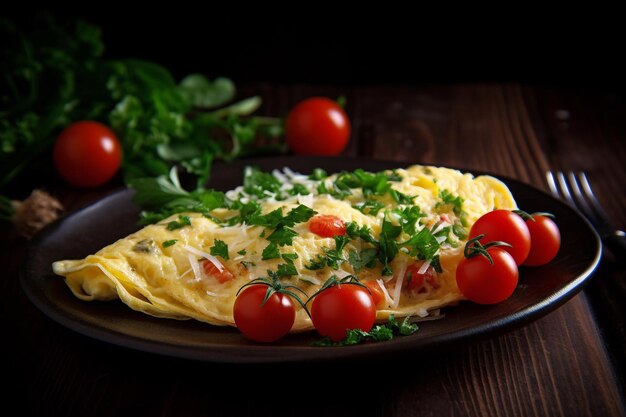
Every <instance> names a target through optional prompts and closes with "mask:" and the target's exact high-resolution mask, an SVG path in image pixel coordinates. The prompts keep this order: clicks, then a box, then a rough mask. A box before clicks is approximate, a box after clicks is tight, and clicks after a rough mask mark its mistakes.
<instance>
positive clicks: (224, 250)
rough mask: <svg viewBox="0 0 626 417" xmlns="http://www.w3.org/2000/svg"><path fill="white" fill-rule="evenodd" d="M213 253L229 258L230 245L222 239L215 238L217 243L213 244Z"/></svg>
mask: <svg viewBox="0 0 626 417" xmlns="http://www.w3.org/2000/svg"><path fill="white" fill-rule="evenodd" d="M211 255H213V256H221V257H222V259H228V245H227V244H226V243H225V242H224V241H222V240H219V239H215V243H214V244H213V246H211Z"/></svg>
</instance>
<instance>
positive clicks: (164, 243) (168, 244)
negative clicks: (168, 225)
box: [162, 239, 178, 248]
mask: <svg viewBox="0 0 626 417" xmlns="http://www.w3.org/2000/svg"><path fill="white" fill-rule="evenodd" d="M176 242H178V239H171V240H166V241H165V242H163V243H162V245H163V247H164V248H169V247H170V246H173V245H175V244H176Z"/></svg>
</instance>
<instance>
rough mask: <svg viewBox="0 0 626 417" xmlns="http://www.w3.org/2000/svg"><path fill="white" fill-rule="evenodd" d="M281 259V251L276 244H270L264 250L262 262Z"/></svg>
mask: <svg viewBox="0 0 626 417" xmlns="http://www.w3.org/2000/svg"><path fill="white" fill-rule="evenodd" d="M276 258H280V251H279V250H278V245H277V244H276V243H270V244H269V245H267V246H266V247H265V249H263V254H262V255H261V259H262V260H264V261H265V260H268V259H276Z"/></svg>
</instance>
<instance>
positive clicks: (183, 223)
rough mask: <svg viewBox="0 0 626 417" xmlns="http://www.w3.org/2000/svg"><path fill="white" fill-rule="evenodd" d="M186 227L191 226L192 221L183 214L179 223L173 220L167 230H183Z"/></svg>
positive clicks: (179, 217) (179, 218)
mask: <svg viewBox="0 0 626 417" xmlns="http://www.w3.org/2000/svg"><path fill="white" fill-rule="evenodd" d="M185 226H191V219H190V218H189V216H185V215H183V214H181V215H180V216H178V221H176V220H172V221H171V222H169V223H168V224H167V230H176V229H181V228H183V227H185Z"/></svg>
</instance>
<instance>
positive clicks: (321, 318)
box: [233, 276, 382, 342]
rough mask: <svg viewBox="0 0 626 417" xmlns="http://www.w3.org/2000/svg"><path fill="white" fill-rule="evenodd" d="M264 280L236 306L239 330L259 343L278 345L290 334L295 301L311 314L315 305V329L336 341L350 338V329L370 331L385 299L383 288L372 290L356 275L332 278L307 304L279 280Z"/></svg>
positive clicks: (246, 291) (246, 290) (248, 290)
mask: <svg viewBox="0 0 626 417" xmlns="http://www.w3.org/2000/svg"><path fill="white" fill-rule="evenodd" d="M260 281H262V282H259V283H256V284H253V285H249V286H247V288H244V289H243V290H242V291H241V292H240V294H239V295H238V296H237V299H236V300H235V305H234V307H233V316H234V319H235V324H236V325H237V327H238V328H239V330H241V332H242V333H243V334H244V335H245V336H246V337H248V338H249V339H252V340H255V341H257V342H274V341H276V340H278V339H280V338H282V337H283V336H285V335H286V334H287V333H289V330H291V327H292V326H293V323H294V321H295V308H294V304H293V300H295V301H296V302H298V303H300V304H301V305H302V306H303V307H304V309H305V311H307V312H308V309H307V307H306V304H308V303H309V302H311V308H310V316H311V321H312V322H313V326H315V328H316V329H317V331H318V332H319V333H320V334H321V335H322V336H328V337H329V338H330V339H331V340H332V341H334V342H338V341H340V340H342V339H343V338H344V337H346V331H348V330H349V329H361V330H363V331H365V332H367V331H370V330H371V329H372V326H373V325H374V320H375V319H376V301H375V300H376V298H377V297H382V291H381V290H380V289H378V291H376V290H373V291H371V290H370V288H372V287H373V285H372V286H370V285H371V284H370V285H367V286H366V285H363V284H360V283H359V282H358V280H356V278H355V277H353V276H349V277H346V278H344V279H341V280H339V279H337V277H335V276H333V277H331V278H330V279H329V280H328V281H327V282H326V283H325V284H324V285H323V286H322V288H321V289H320V291H318V292H317V293H315V294H313V295H312V296H311V297H310V298H309V299H308V301H307V302H306V303H303V302H302V300H301V299H300V298H299V297H298V296H297V295H295V294H294V293H293V292H290V291H286V290H285V289H284V288H281V285H280V284H279V283H278V282H277V280H275V281H273V282H272V283H269V282H268V281H266V280H260ZM268 288H269V290H268ZM268 294H269V296H268ZM379 301H380V299H379Z"/></svg>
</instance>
